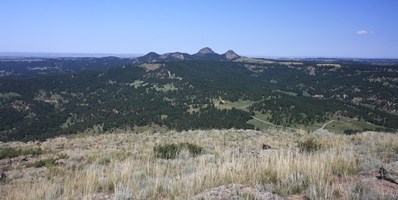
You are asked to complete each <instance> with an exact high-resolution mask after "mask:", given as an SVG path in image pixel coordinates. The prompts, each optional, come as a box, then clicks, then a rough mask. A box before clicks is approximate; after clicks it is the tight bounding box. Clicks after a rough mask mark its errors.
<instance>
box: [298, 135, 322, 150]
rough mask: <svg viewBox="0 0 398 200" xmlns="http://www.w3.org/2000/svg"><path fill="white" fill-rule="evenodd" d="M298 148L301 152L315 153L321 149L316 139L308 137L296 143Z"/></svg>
mask: <svg viewBox="0 0 398 200" xmlns="http://www.w3.org/2000/svg"><path fill="white" fill-rule="evenodd" d="M297 146H298V148H299V149H300V151H301V152H307V153H310V152H315V151H317V150H319V149H320V148H321V147H322V144H320V143H319V142H318V140H317V139H316V138H313V137H310V138H306V139H304V140H302V141H299V142H298V145H297Z"/></svg>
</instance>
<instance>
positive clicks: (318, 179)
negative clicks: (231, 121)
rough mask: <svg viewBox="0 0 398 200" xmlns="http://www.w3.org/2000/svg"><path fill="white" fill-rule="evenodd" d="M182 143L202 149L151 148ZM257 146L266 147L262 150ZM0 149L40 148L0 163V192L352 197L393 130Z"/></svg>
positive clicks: (21, 195)
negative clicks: (228, 191) (258, 191)
mask: <svg viewBox="0 0 398 200" xmlns="http://www.w3.org/2000/svg"><path fill="white" fill-rule="evenodd" d="M186 143H190V144H196V145H197V146H200V147H203V150H202V151H201V152H200V154H199V155H192V154H190V153H189V151H186V150H181V151H179V152H178V155H177V156H176V157H175V158H173V159H163V158H159V157H157V156H156V154H155V152H154V149H156V148H155V146H156V145H164V144H186ZM263 144H268V145H270V146H272V147H274V148H273V149H267V150H263V149H262V145H263ZM0 148H8V149H7V152H8V151H10V149H23V151H21V150H20V151H21V152H29V149H37V148H40V149H41V150H40V154H35V155H26V154H27V153H24V154H23V155H20V156H19V157H16V156H18V155H13V156H12V157H14V158H8V159H9V160H11V163H9V164H6V165H0V167H1V168H0V169H1V170H2V171H4V172H5V173H6V174H7V178H6V179H5V180H2V181H0V196H1V199H106V198H115V199H190V198H192V197H194V196H195V195H197V194H200V193H201V192H203V191H205V190H207V189H210V188H214V187H217V186H220V185H225V184H230V183H238V184H243V185H248V186H253V187H257V188H263V189H264V190H267V191H270V192H273V193H274V194H278V195H280V196H282V197H291V196H292V195H302V196H305V197H306V198H310V199H360V198H362V197H361V196H360V195H361V194H359V193H361V190H360V188H359V187H358V185H357V184H355V183H354V182H352V181H351V180H353V179H355V176H357V174H358V172H360V171H365V170H370V169H375V168H378V167H380V165H381V164H383V163H390V162H394V161H397V155H398V135H397V134H391V133H374V132H365V133H361V134H357V135H351V136H346V135H337V134H333V133H328V132H322V133H312V134H303V133H286V132H280V131H278V130H268V131H264V132H260V131H246V130H212V131H188V132H167V133H149V132H145V133H140V134H123V133H121V134H103V135H95V136H73V137H68V138H65V137H59V138H54V139H49V140H47V141H45V142H42V143H38V142H30V143H21V142H10V143H1V144H0ZM7 152H6V151H5V152H3V153H4V154H5V155H4V157H7V155H6V154H7ZM10 157H11V156H10ZM6 159H7V158H6ZM3 160H5V159H3ZM358 188H359V189H358ZM247 199H250V196H249V197H247Z"/></svg>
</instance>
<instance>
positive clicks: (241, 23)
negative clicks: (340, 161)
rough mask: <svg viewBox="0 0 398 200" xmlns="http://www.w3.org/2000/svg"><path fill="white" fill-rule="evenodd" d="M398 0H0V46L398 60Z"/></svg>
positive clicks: (35, 49) (58, 50)
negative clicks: (141, 0)
mask: <svg viewBox="0 0 398 200" xmlns="http://www.w3.org/2000/svg"><path fill="white" fill-rule="evenodd" d="M397 7H398V2H397V1H389V0H386V1H359V0H353V1H342V0H337V1H333V2H330V1H327V2H319V1H315V0H305V1H300V2H297V1H292V0H286V1H250V2H246V1H216V2H214V1H208V0H205V1H199V2H186V1H179V0H172V1H167V2H164V1H145V2H129V1H118V2H98V1H84V2H81V1H65V2H60V1H49V0H42V1H24V0H20V1H8V2H0V11H1V12H0V18H1V19H6V20H3V21H2V31H1V32H0V52H3V53H4V52H7V53H10V52H11V53H12V52H13V53H51V54H96V55H97V54H112V55H116V54H120V55H137V54H139V55H142V54H146V53H148V52H151V51H154V52H157V53H159V54H163V53H168V52H177V51H178V52H186V53H190V54H193V53H196V52H197V51H198V50H199V49H200V48H203V47H205V46H208V47H211V48H212V49H213V50H214V51H215V52H217V53H224V52H225V51H227V50H229V49H232V50H234V51H236V53H238V54H240V55H244V56H250V57H287V58H303V57H326V58H398V37H397V35H398V26H396V24H394V22H393V21H394V19H396V18H398V16H397V13H396V12H395V8H397Z"/></svg>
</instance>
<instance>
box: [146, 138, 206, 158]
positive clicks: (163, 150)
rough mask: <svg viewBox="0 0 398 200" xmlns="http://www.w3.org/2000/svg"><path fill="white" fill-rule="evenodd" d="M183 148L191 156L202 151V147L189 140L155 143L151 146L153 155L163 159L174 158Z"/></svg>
mask: <svg viewBox="0 0 398 200" xmlns="http://www.w3.org/2000/svg"><path fill="white" fill-rule="evenodd" d="M183 149H187V150H188V151H189V154H190V155H192V156H197V155H200V154H202V152H203V147H201V146H199V145H196V144H192V143H189V142H185V143H179V144H175V143H171V144H163V145H156V146H155V147H154V148H153V150H154V152H155V156H156V157H158V158H163V159H174V158H176V157H177V155H178V154H179V153H180V152H181V150H183Z"/></svg>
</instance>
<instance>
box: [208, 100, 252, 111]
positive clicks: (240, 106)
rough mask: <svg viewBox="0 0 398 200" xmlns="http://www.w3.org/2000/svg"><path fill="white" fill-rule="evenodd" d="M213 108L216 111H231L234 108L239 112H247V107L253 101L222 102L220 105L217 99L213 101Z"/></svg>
mask: <svg viewBox="0 0 398 200" xmlns="http://www.w3.org/2000/svg"><path fill="white" fill-rule="evenodd" d="M213 103H214V106H215V107H216V108H218V109H221V110H222V109H228V110H229V109H232V108H236V109H239V110H244V111H249V109H248V108H249V106H251V105H252V104H253V103H254V102H253V101H244V100H239V101H234V102H231V101H224V103H221V101H220V100H219V99H213Z"/></svg>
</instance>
